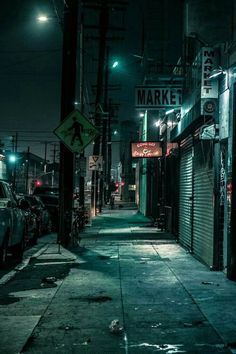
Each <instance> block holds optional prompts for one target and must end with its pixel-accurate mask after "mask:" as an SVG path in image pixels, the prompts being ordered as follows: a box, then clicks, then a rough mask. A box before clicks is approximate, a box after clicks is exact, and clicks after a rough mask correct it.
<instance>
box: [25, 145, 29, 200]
mask: <svg viewBox="0 0 236 354" xmlns="http://www.w3.org/2000/svg"><path fill="white" fill-rule="evenodd" d="M26 156H27V159H26V173H25V193H26V194H28V192H29V186H28V182H29V163H30V147H29V146H28V149H27V155H26Z"/></svg>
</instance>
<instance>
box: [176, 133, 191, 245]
mask: <svg viewBox="0 0 236 354" xmlns="http://www.w3.org/2000/svg"><path fill="white" fill-rule="evenodd" d="M192 167H193V157H192V138H191V137H189V138H188V139H186V140H184V141H183V142H182V143H181V146H180V189H179V239H180V242H181V243H182V245H183V246H185V247H187V248H190V249H191V248H192V203H193V202H192V197H193V196H192Z"/></svg>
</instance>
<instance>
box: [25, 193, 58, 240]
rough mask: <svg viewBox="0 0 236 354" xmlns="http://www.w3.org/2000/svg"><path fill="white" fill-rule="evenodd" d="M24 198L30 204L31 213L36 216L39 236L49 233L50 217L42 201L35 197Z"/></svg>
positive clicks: (50, 228) (26, 196) (50, 227)
mask: <svg viewBox="0 0 236 354" xmlns="http://www.w3.org/2000/svg"><path fill="white" fill-rule="evenodd" d="M24 198H25V200H26V201H27V202H28V203H29V204H30V209H31V211H32V212H33V213H34V214H35V215H36V216H37V224H38V230H39V236H40V235H42V234H46V233H50V232H51V230H52V221H51V216H50V214H49V211H48V210H47V208H46V206H45V204H44V203H43V201H42V200H41V199H40V197H38V196H37V195H25V196H24Z"/></svg>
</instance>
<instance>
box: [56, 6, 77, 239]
mask: <svg viewBox="0 0 236 354" xmlns="http://www.w3.org/2000/svg"><path fill="white" fill-rule="evenodd" d="M77 24H78V0H66V1H65V5H64V22H63V57H62V83H61V122H62V121H63V120H64V119H65V118H66V116H67V115H68V114H69V113H71V112H72V111H73V110H74V102H75V95H76V53H77V30H78V28H77ZM59 189H60V198H59V199H60V205H59V233H58V243H62V244H63V245H64V246H67V245H68V244H69V241H70V232H71V223H72V204H73V189H74V156H73V153H72V152H71V151H70V150H69V149H68V148H67V147H66V146H65V145H64V144H63V143H61V144H60V180H59Z"/></svg>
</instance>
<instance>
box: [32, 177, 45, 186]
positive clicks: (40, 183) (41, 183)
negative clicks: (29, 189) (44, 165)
mask: <svg viewBox="0 0 236 354" xmlns="http://www.w3.org/2000/svg"><path fill="white" fill-rule="evenodd" d="M34 185H35V187H41V186H42V185H43V182H42V181H40V180H39V179H36V180H35V182H34Z"/></svg>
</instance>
